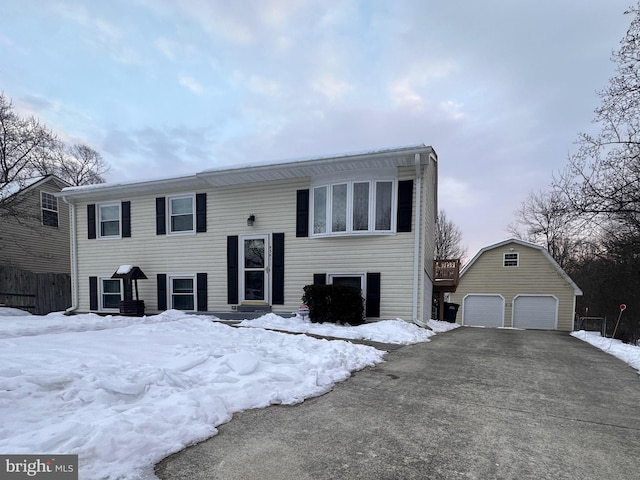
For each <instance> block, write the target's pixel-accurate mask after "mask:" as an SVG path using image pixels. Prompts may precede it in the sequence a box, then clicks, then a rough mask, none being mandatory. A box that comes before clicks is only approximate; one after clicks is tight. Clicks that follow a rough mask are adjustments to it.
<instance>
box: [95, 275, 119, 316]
mask: <svg viewBox="0 0 640 480" xmlns="http://www.w3.org/2000/svg"><path fill="white" fill-rule="evenodd" d="M101 287H102V291H101V294H100V300H101V305H100V310H117V309H118V308H120V300H122V281H121V280H120V279H114V278H103V279H102V282H101Z"/></svg>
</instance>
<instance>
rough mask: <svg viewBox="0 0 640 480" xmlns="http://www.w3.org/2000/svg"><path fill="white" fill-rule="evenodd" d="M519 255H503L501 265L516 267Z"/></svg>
mask: <svg viewBox="0 0 640 480" xmlns="http://www.w3.org/2000/svg"><path fill="white" fill-rule="evenodd" d="M519 260H520V259H519V254H517V253H505V254H504V260H503V263H502V265H503V266H504V267H517V266H518V263H519Z"/></svg>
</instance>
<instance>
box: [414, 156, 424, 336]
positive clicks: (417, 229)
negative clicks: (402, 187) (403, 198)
mask: <svg viewBox="0 0 640 480" xmlns="http://www.w3.org/2000/svg"><path fill="white" fill-rule="evenodd" d="M414 159H415V165H416V218H415V221H414V223H415V226H414V231H415V234H414V236H413V238H414V244H413V323H415V324H417V325H420V326H421V327H426V324H425V323H424V322H423V321H422V320H420V319H419V318H418V298H419V295H420V292H419V291H418V288H419V286H420V233H421V230H422V222H421V221H420V216H421V211H420V207H421V206H422V166H421V165H420V154H419V153H416V154H415V157H414Z"/></svg>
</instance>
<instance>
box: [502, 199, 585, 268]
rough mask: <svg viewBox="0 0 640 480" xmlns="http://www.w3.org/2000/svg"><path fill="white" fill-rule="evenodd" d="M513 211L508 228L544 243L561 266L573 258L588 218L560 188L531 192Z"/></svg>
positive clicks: (533, 240) (527, 239)
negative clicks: (580, 213) (569, 201)
mask: <svg viewBox="0 0 640 480" xmlns="http://www.w3.org/2000/svg"><path fill="white" fill-rule="evenodd" d="M514 214H515V216H516V220H515V222H514V223H512V224H510V225H509V226H508V227H507V231H508V232H509V233H511V234H512V235H514V236H515V237H516V238H519V239H521V240H526V241H528V242H532V243H536V244H538V245H541V246H543V247H545V248H546V249H547V250H548V252H549V253H550V254H551V256H552V257H553V258H554V259H555V260H556V261H557V262H558V264H559V265H560V266H561V267H565V266H566V265H567V263H568V262H569V261H570V260H571V258H572V257H573V255H574V254H575V253H576V248H577V246H578V245H579V244H580V243H581V242H582V239H583V238H584V235H585V233H586V230H585V222H584V221H583V220H582V219H581V218H580V217H579V216H577V215H576V213H575V212H574V211H573V209H572V208H571V207H570V205H569V204H568V202H567V199H566V198H565V197H564V195H563V194H562V193H561V192H559V191H557V190H552V191H551V192H548V193H545V192H542V191H540V192H538V193H533V192H532V193H530V194H529V196H528V197H527V198H526V200H525V201H523V202H522V204H521V205H520V207H519V208H518V209H517V210H516V211H515V212H514Z"/></svg>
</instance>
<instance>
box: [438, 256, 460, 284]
mask: <svg viewBox="0 0 640 480" xmlns="http://www.w3.org/2000/svg"><path fill="white" fill-rule="evenodd" d="M433 278H434V280H435V282H436V284H437V285H446V286H451V287H455V286H458V282H459V280H460V259H459V258H452V259H439V260H434V262H433Z"/></svg>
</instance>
